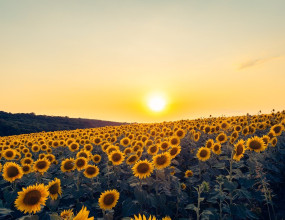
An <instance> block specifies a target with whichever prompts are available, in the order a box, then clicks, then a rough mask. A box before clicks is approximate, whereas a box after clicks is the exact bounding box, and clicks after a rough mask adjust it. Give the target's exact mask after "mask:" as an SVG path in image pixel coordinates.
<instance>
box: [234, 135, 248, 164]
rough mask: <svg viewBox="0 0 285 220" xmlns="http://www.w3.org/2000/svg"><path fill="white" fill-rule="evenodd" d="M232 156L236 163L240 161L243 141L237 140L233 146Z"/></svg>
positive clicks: (242, 152) (243, 150)
mask: <svg viewBox="0 0 285 220" xmlns="http://www.w3.org/2000/svg"><path fill="white" fill-rule="evenodd" d="M234 147H235V148H234V156H233V159H234V160H236V161H240V159H241V158H242V157H243V154H244V152H245V146H244V140H239V141H238V142H237V143H236V144H235V146H234Z"/></svg>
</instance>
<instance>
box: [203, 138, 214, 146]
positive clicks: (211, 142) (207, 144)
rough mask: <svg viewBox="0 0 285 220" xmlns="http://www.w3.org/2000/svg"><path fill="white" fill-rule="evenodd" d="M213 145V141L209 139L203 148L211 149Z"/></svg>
mask: <svg viewBox="0 0 285 220" xmlns="http://www.w3.org/2000/svg"><path fill="white" fill-rule="evenodd" d="M213 145H214V140H213V139H209V140H207V141H206V144H205V147H207V148H212V147H213Z"/></svg>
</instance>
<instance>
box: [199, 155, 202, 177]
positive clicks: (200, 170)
mask: <svg viewBox="0 0 285 220" xmlns="http://www.w3.org/2000/svg"><path fill="white" fill-rule="evenodd" d="M198 163H199V180H201V177H202V174H201V173H202V167H201V162H200V160H199V162H198Z"/></svg>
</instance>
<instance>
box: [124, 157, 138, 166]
mask: <svg viewBox="0 0 285 220" xmlns="http://www.w3.org/2000/svg"><path fill="white" fill-rule="evenodd" d="M138 159H139V157H138V156H137V155H131V156H129V157H128V158H127V160H126V163H127V164H128V165H133V164H135V163H136V162H137V161H138Z"/></svg>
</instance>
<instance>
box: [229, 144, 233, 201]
mask: <svg viewBox="0 0 285 220" xmlns="http://www.w3.org/2000/svg"><path fill="white" fill-rule="evenodd" d="M233 155H234V149H232V153H231V160H230V173H229V176H230V177H229V181H230V182H232V179H233ZM229 196H230V204H231V205H232V204H233V194H232V192H230V194H229Z"/></svg>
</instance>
